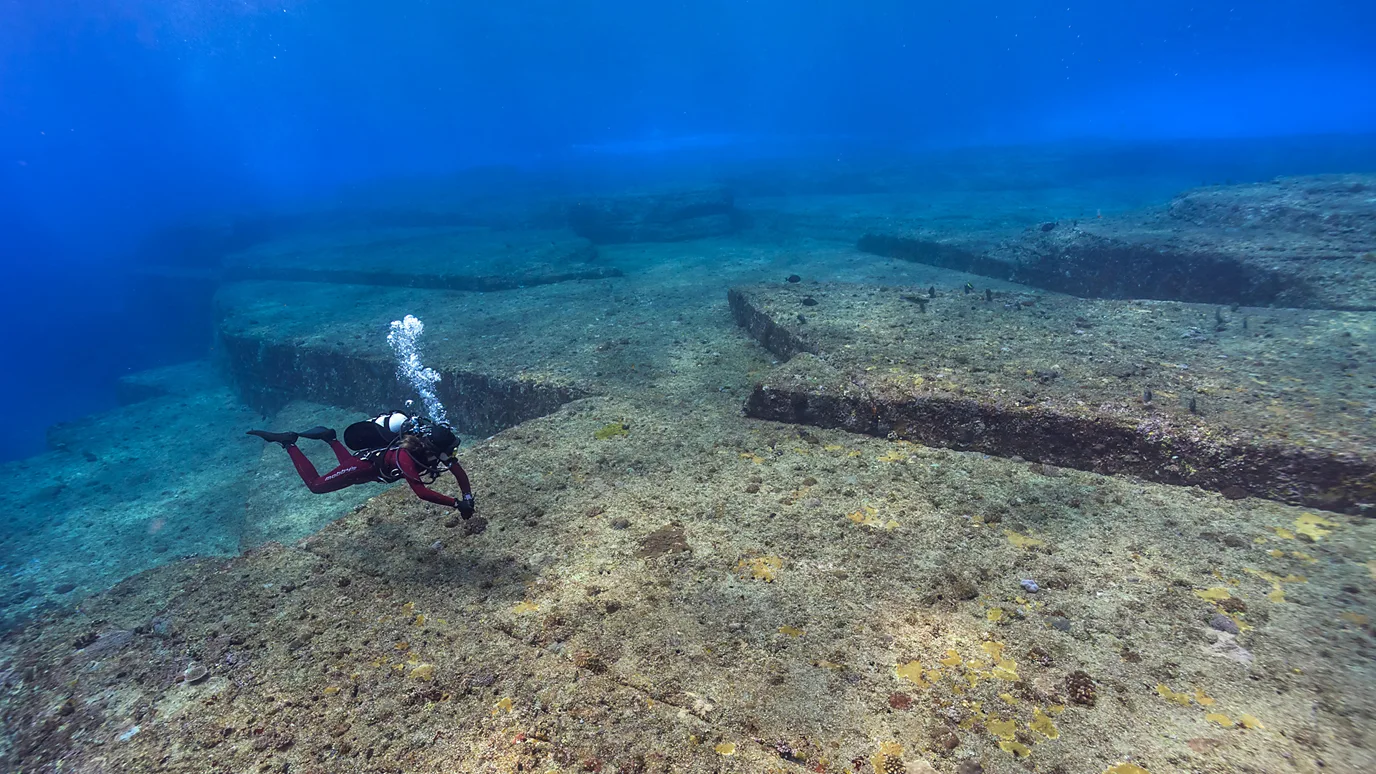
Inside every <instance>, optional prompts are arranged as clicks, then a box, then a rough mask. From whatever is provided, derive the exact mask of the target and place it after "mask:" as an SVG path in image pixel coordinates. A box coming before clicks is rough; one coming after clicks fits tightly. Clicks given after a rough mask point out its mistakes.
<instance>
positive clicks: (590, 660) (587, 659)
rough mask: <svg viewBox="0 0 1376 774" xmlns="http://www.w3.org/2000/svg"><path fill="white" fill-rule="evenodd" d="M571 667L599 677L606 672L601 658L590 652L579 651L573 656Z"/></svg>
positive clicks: (605, 666)
mask: <svg viewBox="0 0 1376 774" xmlns="http://www.w3.org/2000/svg"><path fill="white" fill-rule="evenodd" d="M573 665H574V666H576V667H578V668H579V669H586V670H588V671H589V672H592V673H593V674H595V675H600V674H602V673H603V672H605V671H607V665H606V663H605V662H603V661H602V658H601V657H600V656H598V655H597V654H596V653H593V652H592V651H590V650H579V651H575V652H574V654H573Z"/></svg>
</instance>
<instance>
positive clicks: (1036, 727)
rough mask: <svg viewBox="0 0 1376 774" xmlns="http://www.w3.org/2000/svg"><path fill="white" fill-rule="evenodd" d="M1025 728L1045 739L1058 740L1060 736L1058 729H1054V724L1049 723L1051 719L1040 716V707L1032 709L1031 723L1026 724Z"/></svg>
mask: <svg viewBox="0 0 1376 774" xmlns="http://www.w3.org/2000/svg"><path fill="white" fill-rule="evenodd" d="M1027 727H1028V728H1030V729H1032V730H1033V731H1036V732H1037V733H1039V734H1041V735H1042V736H1044V737H1046V738H1047V739H1059V738H1060V736H1061V731H1060V729H1058V728H1056V724H1055V723H1052V722H1051V718H1049V717H1047V716H1046V715H1043V714H1042V708H1041V707H1033V708H1032V722H1031V723H1028V724H1027Z"/></svg>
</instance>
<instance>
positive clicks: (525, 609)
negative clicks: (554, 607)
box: [511, 602, 540, 613]
mask: <svg viewBox="0 0 1376 774" xmlns="http://www.w3.org/2000/svg"><path fill="white" fill-rule="evenodd" d="M539 609H540V606H539V605H537V604H535V603H534V602H517V603H516V606H515V607H513V608H511V612H513V613H534V612H536V611H537V610H539Z"/></svg>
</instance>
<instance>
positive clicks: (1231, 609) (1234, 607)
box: [1214, 597, 1247, 613]
mask: <svg viewBox="0 0 1376 774" xmlns="http://www.w3.org/2000/svg"><path fill="white" fill-rule="evenodd" d="M1214 604H1215V605H1218V607H1219V609H1221V610H1223V611H1224V612H1225V613H1245V612H1247V603H1246V602H1243V601H1242V600H1241V599H1238V598H1237V597H1228V598H1227V599H1220V600H1217V601H1215V602H1214Z"/></svg>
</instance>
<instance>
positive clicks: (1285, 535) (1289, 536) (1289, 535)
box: [1271, 527, 1295, 540]
mask: <svg viewBox="0 0 1376 774" xmlns="http://www.w3.org/2000/svg"><path fill="white" fill-rule="evenodd" d="M1271 531H1272V532H1274V533H1276V537H1278V538H1282V539H1284V540H1294V539H1295V533H1293V532H1291V531H1290V530H1288V529H1286V528H1285V527H1272V528H1271Z"/></svg>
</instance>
